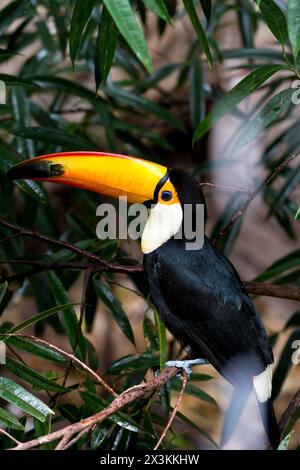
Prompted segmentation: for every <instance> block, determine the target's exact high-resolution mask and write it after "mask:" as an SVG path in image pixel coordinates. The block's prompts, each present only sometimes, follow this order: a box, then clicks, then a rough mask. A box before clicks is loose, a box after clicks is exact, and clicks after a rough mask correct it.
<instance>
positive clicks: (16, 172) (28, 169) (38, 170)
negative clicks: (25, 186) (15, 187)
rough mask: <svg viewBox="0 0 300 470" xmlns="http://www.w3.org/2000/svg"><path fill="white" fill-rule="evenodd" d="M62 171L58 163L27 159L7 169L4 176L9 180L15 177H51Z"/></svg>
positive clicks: (15, 178)
mask: <svg viewBox="0 0 300 470" xmlns="http://www.w3.org/2000/svg"><path fill="white" fill-rule="evenodd" d="M63 173H64V169H63V166H62V165H61V164H59V163H53V162H51V161H49V160H38V161H34V159H33V160H29V161H26V162H24V163H19V164H18V165H15V166H13V167H12V168H10V169H9V170H8V172H7V173H6V176H7V177H8V178H9V179H10V180H17V179H25V180H26V179H29V180H30V179H36V178H53V177H55V176H60V175H62V174H63Z"/></svg>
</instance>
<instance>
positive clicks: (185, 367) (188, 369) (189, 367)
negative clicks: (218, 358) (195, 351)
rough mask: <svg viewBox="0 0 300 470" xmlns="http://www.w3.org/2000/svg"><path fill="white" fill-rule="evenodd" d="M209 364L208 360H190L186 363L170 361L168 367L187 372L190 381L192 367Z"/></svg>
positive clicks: (167, 363)
mask: <svg viewBox="0 0 300 470" xmlns="http://www.w3.org/2000/svg"><path fill="white" fill-rule="evenodd" d="M204 364H209V362H208V361H207V360H206V359H188V360H186V361H168V362H166V366H167V367H177V368H178V369H182V370H184V371H185V372H186V375H187V377H188V379H189V378H190V376H191V373H192V366H196V365H204Z"/></svg>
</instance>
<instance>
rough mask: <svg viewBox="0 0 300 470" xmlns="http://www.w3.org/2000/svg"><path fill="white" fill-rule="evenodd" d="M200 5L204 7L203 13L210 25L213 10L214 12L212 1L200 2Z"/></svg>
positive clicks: (201, 0)
mask: <svg viewBox="0 0 300 470" xmlns="http://www.w3.org/2000/svg"><path fill="white" fill-rule="evenodd" d="M200 3H201V6H202V10H203V13H204V15H205V17H206V21H207V24H209V22H210V18H211V10H212V8H211V0H200Z"/></svg>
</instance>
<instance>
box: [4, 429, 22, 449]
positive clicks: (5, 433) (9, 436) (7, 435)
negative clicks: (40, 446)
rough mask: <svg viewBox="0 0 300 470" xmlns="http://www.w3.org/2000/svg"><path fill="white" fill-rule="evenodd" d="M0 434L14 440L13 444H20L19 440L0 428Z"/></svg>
mask: <svg viewBox="0 0 300 470" xmlns="http://www.w3.org/2000/svg"><path fill="white" fill-rule="evenodd" d="M0 434H3V435H4V436H6V437H8V439H10V440H12V441H14V443H15V444H17V445H20V444H22V443H21V442H20V441H18V440H17V439H16V438H15V437H13V436H11V435H10V434H9V433H8V432H6V431H4V429H1V428H0Z"/></svg>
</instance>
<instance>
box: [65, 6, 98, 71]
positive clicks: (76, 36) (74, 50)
mask: <svg viewBox="0 0 300 470" xmlns="http://www.w3.org/2000/svg"><path fill="white" fill-rule="evenodd" d="M95 4H96V0H85V1H84V2H83V1H82V0H76V1H75V5H74V10H73V14H72V19H71V28H70V57H71V61H72V62H73V65H74V62H75V60H76V58H77V56H78V51H79V47H80V42H81V37H82V33H83V30H84V28H85V26H86V24H87V22H88V20H89V18H90V16H91V14H92V10H93V8H94V6H95Z"/></svg>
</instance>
